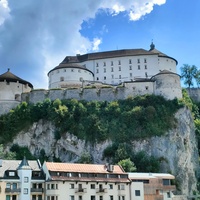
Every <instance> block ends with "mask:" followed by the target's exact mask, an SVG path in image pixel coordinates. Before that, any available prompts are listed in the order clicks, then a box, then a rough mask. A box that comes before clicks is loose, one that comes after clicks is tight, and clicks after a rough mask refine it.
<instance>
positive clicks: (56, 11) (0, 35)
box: [0, 0, 165, 88]
mask: <svg viewBox="0 0 200 200" xmlns="http://www.w3.org/2000/svg"><path fill="white" fill-rule="evenodd" d="M164 3H165V0H160V1H159V0H134V1H133V0H126V1H124V0H110V1H108V0H100V1H94V0H84V1H78V4H77V1H74V0H59V2H58V1H57V0H51V1H49V0H42V1H41V0H34V1H33V0H1V1H0V60H1V66H4V67H6V68H8V67H11V71H12V70H13V69H14V71H20V74H21V73H22V75H20V74H19V73H18V74H17V75H19V76H21V77H22V78H25V77H27V78H25V79H26V80H28V81H30V82H31V83H33V85H34V87H35V88H38V87H39V88H41V87H47V76H46V74H47V72H48V71H49V70H50V69H52V68H53V67H55V66H57V65H58V64H59V63H60V62H61V61H62V60H63V59H64V57H65V56H66V55H75V54H76V53H80V54H83V53H87V52H88V51H97V50H98V49H99V46H100V44H101V43H102V39H99V38H98V36H95V37H94V38H93V39H91V40H89V39H87V38H85V37H83V36H82V35H81V33H80V30H81V25H82V23H83V21H84V20H88V19H91V18H95V15H96V14H97V13H98V11H99V10H100V9H101V10H102V9H103V10H107V11H109V13H110V14H112V15H117V14H119V13H120V12H125V11H127V12H128V13H129V16H130V20H138V19H140V18H141V16H144V15H145V14H147V13H150V12H151V11H152V10H153V6H154V5H161V4H164ZM107 31H108V28H107V27H106V26H103V27H102V30H101V33H99V34H102V35H103V33H106V32H107ZM101 37H103V36H101ZM2 73H3V72H2ZM44 80H45V81H44Z"/></svg>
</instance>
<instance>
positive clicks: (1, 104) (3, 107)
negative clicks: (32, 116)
mask: <svg viewBox="0 0 200 200" xmlns="http://www.w3.org/2000/svg"><path fill="white" fill-rule="evenodd" d="M20 103H21V102H20V101H0V115H3V114H6V113H8V112H9V111H10V110H11V109H12V108H15V107H16V106H17V105H19V104H20Z"/></svg>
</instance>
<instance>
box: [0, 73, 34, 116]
mask: <svg viewBox="0 0 200 200" xmlns="http://www.w3.org/2000/svg"><path fill="white" fill-rule="evenodd" d="M32 89H33V85H32V84H31V83H29V82H27V81H25V80H23V79H21V78H19V77H18V76H16V75H14V74H13V73H11V72H10V69H8V71H7V72H5V73H4V74H1V75H0V115H1V114H4V113H6V112H8V111H9V110H10V109H12V108H14V107H16V106H17V105H18V104H19V103H20V102H21V94H22V93H25V92H30V91H31V90H32Z"/></svg>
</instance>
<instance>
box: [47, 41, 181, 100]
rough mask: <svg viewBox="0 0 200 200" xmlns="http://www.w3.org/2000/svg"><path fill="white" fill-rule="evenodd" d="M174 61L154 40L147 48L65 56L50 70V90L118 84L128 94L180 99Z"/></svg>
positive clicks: (178, 79) (178, 78) (179, 85)
mask: <svg viewBox="0 0 200 200" xmlns="http://www.w3.org/2000/svg"><path fill="white" fill-rule="evenodd" d="M177 64H178V62H177V61H176V60H175V59H174V58H172V57H170V56H168V55H166V54H164V53H162V52H160V51H158V50H157V49H155V45H154V44H153V43H152V44H151V45H150V50H144V49H124V50H115V51H107V52H97V53H88V54H84V55H79V54H78V55H76V56H66V57H65V59H64V60H63V61H62V62H61V63H60V64H59V65H58V66H57V67H55V68H53V69H52V70H50V71H49V73H48V77H49V89H54V88H62V89H67V88H80V87H82V88H83V87H84V85H91V84H92V85H95V86H96V85H97V84H102V85H103V84H106V85H110V86H118V85H120V84H121V85H123V86H125V88H126V93H127V95H128V96H134V95H144V94H155V95H162V96H164V97H165V98H166V99H174V98H182V88H181V84H180V76H179V75H178V74H177V73H176V66H177ZM124 96H126V94H124ZM86 99H87V97H86ZM95 100H96V99H95Z"/></svg>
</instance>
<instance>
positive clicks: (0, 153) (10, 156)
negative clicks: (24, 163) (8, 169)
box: [0, 144, 16, 160]
mask: <svg viewBox="0 0 200 200" xmlns="http://www.w3.org/2000/svg"><path fill="white" fill-rule="evenodd" d="M0 158H1V159H4V160H15V158H16V154H15V153H14V152H6V151H4V147H3V144H0Z"/></svg>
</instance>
